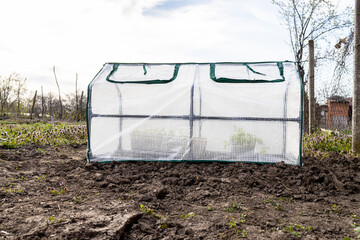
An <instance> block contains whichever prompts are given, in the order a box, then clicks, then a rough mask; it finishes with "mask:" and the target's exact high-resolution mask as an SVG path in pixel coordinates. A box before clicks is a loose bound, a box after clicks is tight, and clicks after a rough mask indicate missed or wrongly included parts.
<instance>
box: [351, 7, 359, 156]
mask: <svg viewBox="0 0 360 240" xmlns="http://www.w3.org/2000/svg"><path fill="white" fill-rule="evenodd" d="M354 15H355V21H354V23H355V24H354V87H353V88H354V92H353V103H352V111H353V112H352V150H353V151H354V152H355V153H360V31H359V28H360V0H355V14H354Z"/></svg>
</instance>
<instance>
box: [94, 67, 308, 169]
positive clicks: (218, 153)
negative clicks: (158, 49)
mask: <svg viewBox="0 0 360 240" xmlns="http://www.w3.org/2000/svg"><path fill="white" fill-rule="evenodd" d="M302 96H303V89H302V83H301V79H300V77H299V74H298V72H297V68H296V65H295V63H294V62H289V61H283V62H216V63H106V64H104V66H103V68H102V69H101V70H100V71H99V73H98V74H97V75H96V76H95V78H94V79H93V80H92V81H91V82H90V84H89V86H88V101H87V128H88V150H87V159H88V161H89V162H111V161H173V162H179V161H190V162H213V161H216V162H256V163H277V162H281V161H283V162H285V163H286V164H291V165H302V154H301V153H302V109H303V108H302V102H303V100H302Z"/></svg>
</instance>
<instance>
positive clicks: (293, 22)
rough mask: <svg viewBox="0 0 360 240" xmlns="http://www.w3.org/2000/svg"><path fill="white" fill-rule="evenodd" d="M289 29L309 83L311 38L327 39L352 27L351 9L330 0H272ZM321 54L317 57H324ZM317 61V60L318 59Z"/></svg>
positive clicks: (303, 72) (300, 71)
mask: <svg viewBox="0 0 360 240" xmlns="http://www.w3.org/2000/svg"><path fill="white" fill-rule="evenodd" d="M272 3H273V4H275V5H276V6H277V7H278V9H279V13H280V17H281V18H282V20H283V23H284V25H285V26H286V27H287V29H288V31H289V37H290V46H291V48H292V51H293V53H294V58H295V61H296V64H297V68H298V71H299V73H300V76H301V78H302V81H303V85H304V86H305V84H306V82H307V81H306V80H305V68H304V66H305V63H304V62H305V61H304V59H307V55H308V52H307V48H308V40H311V39H312V40H314V41H315V44H316V42H319V41H320V40H326V38H327V37H328V36H329V34H330V33H333V32H334V31H335V30H340V29H343V28H346V27H350V26H351V24H352V21H351V9H346V10H345V11H343V12H339V11H338V10H337V7H336V6H335V5H334V4H332V3H331V1H329V0H272ZM317 52H318V53H319V54H318V55H317V59H319V58H322V57H324V55H323V56H321V52H320V51H319V50H318V49H317ZM315 61H316V60H315Z"/></svg>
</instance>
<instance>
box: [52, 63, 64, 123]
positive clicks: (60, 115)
mask: <svg viewBox="0 0 360 240" xmlns="http://www.w3.org/2000/svg"><path fill="white" fill-rule="evenodd" d="M53 72H54V76H55V82H56V85H57V88H58V90H59V104H60V112H59V119H61V118H62V114H63V106H62V102H61V93H60V86H59V82H58V80H57V77H56V73H55V66H54V67H53Z"/></svg>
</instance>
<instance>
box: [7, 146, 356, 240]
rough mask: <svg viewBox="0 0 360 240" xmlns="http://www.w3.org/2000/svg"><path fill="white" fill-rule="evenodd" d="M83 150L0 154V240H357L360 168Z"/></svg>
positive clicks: (332, 162)
mask: <svg viewBox="0 0 360 240" xmlns="http://www.w3.org/2000/svg"><path fill="white" fill-rule="evenodd" d="M85 153H86V147H85V145H80V146H79V145H72V146H71V145H70V146H58V147H56V146H55V147H53V148H51V147H44V146H34V145H32V146H25V147H20V148H17V149H0V189H1V190H0V212H1V214H0V238H5V239H19V238H22V239H51V238H53V239H120V238H121V239H237V238H238V239H240V238H242V237H247V238H248V239H299V238H300V239H318V238H320V239H342V238H345V237H349V239H350V238H351V239H355V238H356V236H357V233H356V232H355V231H354V229H356V228H357V227H358V226H359V224H360V208H359V204H360V202H359V201H360V200H359V199H360V190H359V187H360V174H359V172H360V171H359V170H360V161H359V159H358V158H345V157H343V156H342V155H339V154H335V153H333V154H330V155H329V156H328V157H322V158H318V159H315V158H304V166H303V167H299V166H289V165H285V164H283V163H279V164H262V165H261V164H251V163H228V164H225V163H223V164H222V163H196V164H190V163H170V162H117V163H106V164H97V163H91V164H89V163H87V162H86V158H85Z"/></svg>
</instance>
